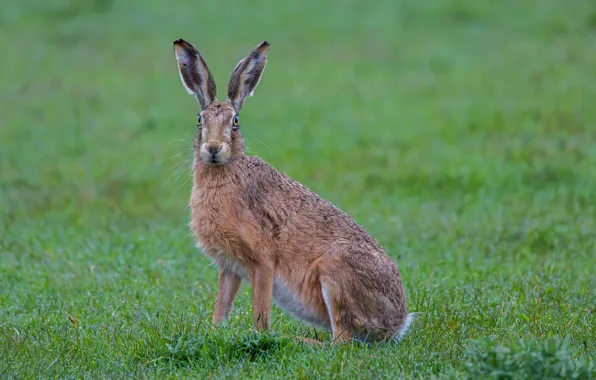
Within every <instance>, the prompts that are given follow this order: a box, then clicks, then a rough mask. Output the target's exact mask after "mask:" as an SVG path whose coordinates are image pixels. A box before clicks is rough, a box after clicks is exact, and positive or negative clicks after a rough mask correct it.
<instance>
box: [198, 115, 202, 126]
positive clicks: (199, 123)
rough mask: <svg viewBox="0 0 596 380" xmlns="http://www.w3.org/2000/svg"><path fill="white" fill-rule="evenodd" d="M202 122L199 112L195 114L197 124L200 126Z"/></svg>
mask: <svg viewBox="0 0 596 380" xmlns="http://www.w3.org/2000/svg"><path fill="white" fill-rule="evenodd" d="M202 123H203V117H202V116H201V114H198V115H197V126H199V127H200V126H201V124H202Z"/></svg>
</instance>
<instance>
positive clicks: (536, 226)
mask: <svg viewBox="0 0 596 380" xmlns="http://www.w3.org/2000/svg"><path fill="white" fill-rule="evenodd" d="M595 20H596V7H595V6H594V4H593V3H592V2H589V1H582V0H571V1H555V0H553V1H538V0H534V1H526V2H518V1H513V0H504V1H500V2H488V1H478V0H453V1H438V0H422V1H413V0H411V1H403V2H395V1H389V0H384V1H377V2H372V3H371V2H359V1H347V2H346V1H341V2H340V1H329V2H319V1H315V0H304V1H302V2H285V3H281V2H273V1H269V0H253V1H248V2H229V1H228V2H197V1H188V0H179V1H175V2H159V1H155V0H149V1H145V2H140V1H128V2H123V1H122V2H117V1H111V0H85V1H74V0H60V1H55V2H45V1H40V0H22V1H19V2H9V3H7V4H4V5H3V7H2V12H0V51H2V52H3V54H2V58H1V59H0V86H1V87H0V377H2V378H38V377H42V378H54V377H57V378H75V377H76V378H123V377H149V378H175V377H191V378H206V377H214V378H228V377H241V378H243V377H251V378H252V377H258V378H279V377H284V378H286V377H289V378H319V377H323V378H344V377H361V378H395V377H406V378H408V377H422V378H431V377H438V378H489V377H493V378H531V377H536V378H548V377H550V378H561V377H564V378H578V379H580V378H581V379H587V378H594V377H596V369H595V364H594V361H593V359H591V358H594V357H596V317H595V313H596V309H595V305H596V290H595V289H596V275H595V274H594V273H595V272H594V268H595V267H596V255H595V254H594V253H595V250H596V247H595V244H596V243H595V241H596V240H595V237H596V236H595V233H594V228H595V225H594V224H595V217H596V210H595V206H596V150H595V149H594V146H595V144H596V108H595V107H594V104H596V91H595V90H594V83H595V82H596V65H594V62H595V61H596V51H595V50H594V49H593V46H595V45H594V43H595V42H596V21H595ZM179 37H182V38H185V39H188V40H190V41H192V42H194V43H195V44H196V45H197V46H198V47H199V49H200V50H201V52H202V53H203V55H204V56H205V57H206V60H207V62H208V63H209V65H210V67H211V69H212V71H213V73H214V75H215V76H216V79H217V80H218V85H219V88H220V91H221V94H223V92H224V91H223V89H225V85H226V82H225V81H226V80H227V78H228V76H229V74H230V72H231V70H232V68H233V67H234V65H235V64H236V62H237V61H238V60H239V59H240V58H241V57H242V56H243V55H245V54H247V53H248V52H249V51H250V49H251V48H252V47H253V46H255V45H256V44H257V43H258V42H260V41H261V40H263V39H268V40H269V41H270V42H271V44H272V47H271V54H270V60H269V64H268V67H267V70H266V72H265V74H264V77H263V80H262V81H261V83H260V86H259V88H258V89H257V91H256V94H255V95H256V96H255V97H253V98H250V99H249V100H248V101H247V102H246V105H245V108H244V110H243V121H244V128H243V129H244V133H245V138H246V140H247V143H248V148H249V150H250V153H251V154H258V155H260V156H261V157H263V158H264V159H265V160H267V161H268V162H269V163H271V164H272V165H274V166H275V167H277V168H278V169H279V170H281V171H284V172H286V173H287V174H289V175H291V176H292V177H294V178H296V179H297V180H299V181H301V182H303V183H304V184H305V185H307V186H309V187H310V188H312V189H313V190H315V191H316V192H318V193H319V194H321V195H322V196H323V197H325V198H327V199H329V200H330V201H332V202H334V203H335V204H337V205H339V206H340V207H341V208H343V209H344V210H345V211H346V212H348V213H349V214H351V215H352V216H353V217H354V218H355V219H356V220H357V221H358V222H359V223H361V224H362V225H364V226H365V227H366V228H367V229H368V230H369V231H370V232H371V233H372V234H373V235H374V236H375V237H376V238H377V239H378V240H379V241H380V242H381V244H382V245H383V246H384V247H385V248H386V250H387V251H388V252H389V253H390V255H391V256H392V257H393V258H395V259H396V261H397V263H398V265H399V266H400V269H401V271H402V276H403V279H404V281H405V286H406V289H407V296H408V303H409V307H410V309H411V310H412V311H418V312H423V313H424V314H423V316H422V317H421V318H420V319H419V320H418V321H417V322H416V323H415V324H414V326H413V327H412V330H411V331H410V333H409V334H408V335H407V337H406V339H405V340H403V341H402V342H401V343H400V344H398V345H373V346H365V345H360V344H353V345H344V346H339V347H337V346H332V345H330V344H326V345H325V346H324V347H322V348H313V347H309V346H303V345H300V344H298V343H296V342H294V341H293V340H292V339H290V338H291V337H292V336H308V337H313V338H314V337H318V338H319V339H322V340H323V341H328V340H329V335H328V334H325V333H323V332H321V331H315V330H313V329H312V328H310V327H307V326H305V325H303V324H301V323H299V322H297V321H295V320H293V319H292V318H291V317H289V316H288V315H286V314H283V313H282V312H281V311H279V310H278V309H275V310H274V315H273V328H272V331H271V332H270V333H267V334H262V335H257V334H255V333H253V332H252V322H251V314H250V313H251V305H250V288H249V287H248V286H246V285H245V286H244V287H243V288H242V290H241V293H240V296H239V298H238V300H237V302H236V309H235V312H234V314H233V316H232V317H231V319H230V320H229V321H228V323H227V324H226V325H225V326H224V327H223V328H221V329H218V330H215V331H212V330H211V329H210V326H209V324H208V321H209V318H210V312H211V305H212V303H213V301H214V298H215V292H216V285H217V273H216V269H215V268H214V267H213V266H210V265H209V262H208V260H207V259H206V258H204V257H203V255H202V254H201V253H200V252H198V251H197V250H196V249H195V248H194V247H193V240H192V237H191V236H190V234H189V231H188V228H187V225H186V223H187V222H188V209H187V199H188V195H189V191H190V184H189V179H190V170H189V163H190V161H189V160H190V157H191V148H190V145H191V144H192V139H193V134H194V133H195V126H194V123H195V113H196V112H197V110H198V106H197V105H196V103H195V102H194V99H193V98H192V97H190V96H188V95H186V94H185V92H184V89H183V88H182V85H181V84H180V82H179V78H178V74H177V73H176V67H175V61H174V54H173V50H172V41H173V40H174V39H176V38H179ZM221 94H220V97H221V96H222V95H221Z"/></svg>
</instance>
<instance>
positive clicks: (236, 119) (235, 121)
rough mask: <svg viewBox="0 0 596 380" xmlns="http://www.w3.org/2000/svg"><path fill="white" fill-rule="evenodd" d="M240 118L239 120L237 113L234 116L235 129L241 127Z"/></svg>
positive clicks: (233, 127) (233, 125)
mask: <svg viewBox="0 0 596 380" xmlns="http://www.w3.org/2000/svg"><path fill="white" fill-rule="evenodd" d="M238 123H239V120H238V115H235V116H234V118H233V119H232V129H233V130H237V129H238V128H239V125H238Z"/></svg>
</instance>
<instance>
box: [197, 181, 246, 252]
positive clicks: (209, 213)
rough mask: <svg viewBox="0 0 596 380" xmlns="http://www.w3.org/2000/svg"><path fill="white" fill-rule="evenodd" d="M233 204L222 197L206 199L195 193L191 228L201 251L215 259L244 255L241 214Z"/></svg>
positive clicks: (230, 200)
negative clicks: (239, 220)
mask: <svg viewBox="0 0 596 380" xmlns="http://www.w3.org/2000/svg"><path fill="white" fill-rule="evenodd" d="M231 202H232V199H228V201H226V200H225V199H221V198H220V197H217V198H212V199H206V198H205V197H204V196H202V194H201V193H200V192H198V191H195V192H193V196H192V199H191V203H190V208H191V222H190V228H191V230H192V232H193V233H194V235H195V238H196V240H197V245H198V246H199V248H200V249H201V250H202V251H203V252H205V253H206V254H207V255H208V256H210V257H212V258H215V257H217V256H222V255H223V256H235V255H237V254H238V252H240V251H241V246H242V244H241V239H240V236H239V233H238V231H239V230H240V226H239V223H238V217H237V214H238V213H237V209H236V207H234V205H233V203H231Z"/></svg>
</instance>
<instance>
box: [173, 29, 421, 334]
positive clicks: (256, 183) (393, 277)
mask: <svg viewBox="0 0 596 380" xmlns="http://www.w3.org/2000/svg"><path fill="white" fill-rule="evenodd" d="M269 46H270V44H269V43H268V42H267V41H263V42H261V43H260V44H259V45H258V46H256V47H255V49H254V50H253V51H252V52H251V53H250V54H249V55H248V56H247V57H246V58H244V59H242V60H241V61H240V62H239V63H238V64H237V65H236V67H235V69H234V70H233V72H232V75H231V78H230V81H229V84H228V95H227V99H226V100H225V101H224V102H220V101H218V100H217V99H216V86H215V80H214V79H213V76H212V75H211V72H210V70H209V68H208V67H207V63H206V62H205V60H204V59H203V57H202V56H201V54H200V53H199V51H198V50H197V49H196V47H195V46H194V45H193V44H192V43H190V42H188V41H185V40H183V39H178V40H176V41H174V51H175V55H176V61H177V64H178V71H179V74H180V79H181V80H182V84H183V85H184V87H185V88H186V90H187V91H188V93H189V94H192V95H194V96H195V97H196V99H197V101H198V102H199V104H200V107H201V112H200V113H199V114H198V133H197V136H196V140H195V145H194V146H195V152H194V164H193V177H194V179H193V186H192V193H191V196H190V202H189V203H190V204H189V205H190V211H191V221H190V223H189V227H190V229H191V230H192V232H193V233H194V235H195V236H196V239H197V243H198V244H197V246H198V247H199V248H200V249H202V251H203V252H204V253H205V254H206V255H207V256H208V257H209V258H210V259H211V260H212V261H213V262H214V263H215V264H216V265H217V266H218V268H219V288H218V292H217V298H216V301H215V305H214V310H213V316H212V322H213V324H214V325H217V324H219V323H220V322H222V321H224V320H225V319H226V318H228V316H229V315H230V312H231V310H232V307H233V303H234V299H235V298H236V294H237V292H238V289H239V287H240V283H241V281H242V280H247V281H249V282H250V284H251V287H252V308H253V310H252V311H253V319H254V328H255V329H256V331H263V330H266V329H269V328H270V321H271V304H272V300H275V302H276V303H277V304H278V305H279V306H280V307H281V308H282V309H284V310H285V311H287V312H289V313H290V314H292V315H294V316H295V317H297V318H299V319H301V320H303V321H305V322H307V323H310V324H312V325H315V326H319V327H321V328H324V329H326V330H328V331H330V332H331V333H332V336H333V340H334V342H345V341H348V340H351V339H355V340H361V341H367V342H371V341H382V340H388V339H399V338H401V336H402V335H403V334H404V333H405V331H406V330H407V329H408V327H409V325H410V323H411V322H412V320H413V315H414V314H413V313H410V314H408V312H407V308H406V298H405V292H404V288H403V285H402V282H401V277H400V272H399V269H398V268H397V266H396V264H395V263H394V262H393V261H392V260H391V259H390V258H389V256H388V255H387V254H386V253H385V252H384V250H383V248H382V247H381V246H380V245H379V243H378V242H377V241H376V240H375V239H374V238H373V237H372V236H371V235H369V234H368V232H367V231H365V230H364V228H362V227H361V226H360V225H358V224H357V223H356V222H355V221H354V220H352V218H350V216H348V215H347V214H345V213H344V212H342V211H341V210H339V209H338V208H336V207H335V206H334V205H333V204H331V203H330V202H328V201H326V200H324V199H322V198H321V197H319V196H318V195H317V194H315V193H314V192H313V191H311V190H310V189H308V188H307V187H305V186H303V185H302V184H300V183H299V182H297V181H295V180H293V179H291V178H289V177H288V176H287V175H285V174H283V173H280V172H279V171H277V170H276V169H274V168H273V167H271V166H270V165H268V164H267V163H266V162H264V161H263V160H262V159H260V158H258V157H254V156H247V155H246V154H245V151H244V140H243V137H242V133H241V132H240V118H239V117H240V110H241V109H242V106H243V104H244V101H245V99H246V97H247V96H252V94H253V92H254V90H255V88H256V87H257V85H258V83H259V81H260V80H261V76H262V74H263V71H264V69H265V65H266V64H267V57H268V53H269Z"/></svg>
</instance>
